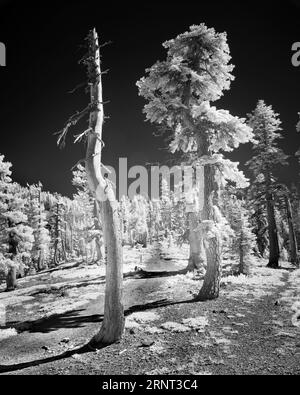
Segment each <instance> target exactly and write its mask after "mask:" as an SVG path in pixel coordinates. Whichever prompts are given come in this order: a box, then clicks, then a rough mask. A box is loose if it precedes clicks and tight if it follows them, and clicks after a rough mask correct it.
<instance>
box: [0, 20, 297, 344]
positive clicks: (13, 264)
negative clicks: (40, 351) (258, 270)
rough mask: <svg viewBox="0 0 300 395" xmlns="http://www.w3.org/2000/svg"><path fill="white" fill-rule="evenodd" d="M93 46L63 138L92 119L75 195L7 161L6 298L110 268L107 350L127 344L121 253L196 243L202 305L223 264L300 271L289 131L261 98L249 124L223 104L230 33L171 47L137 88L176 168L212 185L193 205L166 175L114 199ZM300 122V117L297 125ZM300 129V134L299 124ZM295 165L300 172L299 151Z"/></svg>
mask: <svg viewBox="0 0 300 395" xmlns="http://www.w3.org/2000/svg"><path fill="white" fill-rule="evenodd" d="M87 46H88V54H87V55H86V56H85V57H84V58H83V60H82V63H83V64H84V65H85V66H86V67H87V77H88V86H89V87H90V90H91V102H90V103H89V104H88V106H87V108H86V110H84V111H83V112H82V113H78V114H77V115H75V116H74V117H72V118H70V120H69V121H68V122H67V124H66V127H65V128H64V129H63V131H62V133H61V134H60V137H59V142H60V143H61V142H64V139H65V136H66V133H67V132H68V129H69V128H70V127H71V126H73V125H74V124H76V122H77V121H79V120H80V119H81V118H82V116H88V117H90V119H89V129H88V130H87V131H86V132H84V133H83V134H82V135H81V136H79V138H78V137H77V139H76V140H80V139H86V141H87V156H86V161H85V162H86V166H85V167H84V166H83V165H81V164H78V165H77V167H76V168H75V170H74V171H73V185H74V187H75V188H76V193H75V194H74V196H73V198H72V199H70V198H68V197H64V196H61V195H59V194H58V193H50V192H47V191H44V190H43V186H42V184H41V183H39V184H38V185H26V186H24V185H19V184H18V183H16V182H14V180H13V173H12V169H11V168H12V165H11V163H10V162H9V161H8V160H9V158H5V157H4V156H2V155H1V156H0V278H1V279H2V280H3V281H6V284H7V291H13V290H14V289H15V288H16V287H17V282H18V278H21V277H24V276H29V275H33V274H35V273H38V272H41V271H44V270H48V269H51V268H55V267H57V266H58V265H60V264H62V263H65V262H69V261H72V260H75V259H78V260H81V261H84V262H85V263H86V264H87V265H88V264H90V263H95V262H97V263H98V264H99V265H107V291H106V301H107V304H106V309H112V310H113V311H115V310H117V311H115V314H116V316H115V317H114V318H113V317H112V314H111V311H110V315H109V316H107V317H106V318H105V319H104V323H103V326H102V328H104V329H103V331H102V333H100V334H98V335H97V336H96V337H95V339H94V343H93V344H94V346H97V344H99V343H101V342H105V343H111V342H113V341H115V340H117V339H118V338H120V336H121V335H122V331H123V329H124V328H123V324H122V319H123V317H121V318H120V317H119V318H120V319H119V318H118V316H122V315H123V310H122V309H123V308H122V302H121V298H122V292H121V288H122V282H121V279H120V278H121V277H122V276H123V272H122V245H123V246H124V245H129V246H131V247H133V248H134V247H135V246H136V245H140V246H142V247H144V248H146V247H147V246H149V245H153V244H155V243H157V242H159V241H163V240H166V241H167V242H168V243H169V245H170V246H172V245H173V244H177V245H181V244H183V243H186V244H189V245H190V259H189V263H188V266H187V268H186V272H188V271H193V270H203V271H205V273H206V274H205V278H204V283H203V285H202V287H201V289H199V295H198V296H197V298H196V300H199V301H200V300H201V301H202V300H209V299H215V298H217V297H218V296H219V292H220V281H221V272H222V265H223V260H224V258H227V260H228V258H230V259H231V261H232V262H233V263H232V273H233V274H236V275H249V273H250V271H251V264H252V261H253V257H254V256H256V257H258V258H266V259H268V261H269V264H268V266H269V267H270V268H275V269H276V268H278V267H279V265H280V263H279V262H280V260H282V261H290V262H291V263H292V264H294V265H295V266H299V250H298V246H299V245H300V181H299V178H298V181H295V183H294V184H293V185H284V184H283V183H282V182H280V181H279V180H278V178H277V176H276V174H277V170H278V168H280V166H286V165H288V161H289V157H288V156H287V155H286V154H285V153H284V152H283V150H282V149H281V148H280V140H281V139H283V138H284V136H285V133H287V131H284V130H282V129H281V121H280V115H279V114H277V113H275V111H274V110H273V108H272V106H271V105H270V103H268V104H266V103H265V102H264V101H263V100H260V101H258V104H257V106H256V108H254V109H253V112H252V113H251V114H249V115H247V117H245V118H239V117H237V116H234V115H232V114H230V113H229V111H227V110H223V109H217V108H216V107H215V106H214V102H216V101H217V100H218V99H220V98H221V97H222V96H223V95H224V94H225V93H226V91H228V90H229V89H230V86H231V82H232V81H233V80H234V76H233V74H232V73H233V66H232V64H231V63H230V62H231V57H230V51H229V47H228V44H227V37H226V34H219V33H217V32H215V30H214V29H209V28H207V27H206V26H205V25H204V24H202V25H199V26H192V27H191V28H190V30H189V31H188V32H186V33H184V34H181V35H179V36H178V37H176V38H175V39H174V40H171V41H168V42H166V43H164V48H165V49H166V58H165V60H163V61H159V62H157V63H155V64H154V65H153V66H152V67H151V68H150V69H148V70H147V72H146V73H147V74H146V76H145V77H144V78H142V79H141V80H140V81H139V82H138V83H137V85H138V90H139V94H140V95H141V96H142V97H143V98H144V99H145V100H146V105H145V108H144V113H145V115H146V118H147V120H149V121H150V122H152V123H154V124H156V125H157V127H158V129H159V131H161V132H162V133H166V134H167V135H168V137H169V151H170V154H171V155H173V154H174V158H175V153H176V158H177V159H176V160H178V165H180V164H182V163H184V164H186V165H188V166H192V167H193V168H197V167H198V166H200V167H203V168H204V185H194V189H195V196H196V198H195V201H194V205H192V207H191V204H190V202H187V201H186V195H184V194H182V196H178V194H175V193H174V191H173V190H172V189H170V188H169V184H168V183H167V181H166V180H165V179H164V178H162V179H161V182H160V198H159V199H156V200H151V199H149V198H148V197H147V196H142V195H136V196H135V197H134V198H133V199H132V200H130V199H129V198H127V197H126V196H124V197H123V198H122V199H121V200H120V201H119V202H118V201H117V200H116V197H115V196H114V193H113V188H112V186H111V185H110V184H109V183H108V181H107V180H106V179H105V178H103V176H102V175H101V151H102V149H103V144H102V126H103V120H104V109H103V99H102V81H101V69H100V54H99V51H100V49H99V48H100V46H99V44H98V37H97V34H96V32H95V31H92V32H90V34H89V36H88V40H87ZM296 122H297V114H295V127H296ZM297 129H298V130H299V132H300V122H299V124H298V125H297ZM241 144H251V145H252V148H253V156H252V159H251V160H250V161H248V162H247V163H243V164H242V165H245V166H246V167H247V169H248V173H247V176H248V177H249V178H247V177H246V176H245V175H244V173H243V171H242V170H241V168H239V165H240V164H238V163H234V162H232V161H231V160H230V159H228V158H227V157H226V154H228V153H230V152H232V151H234V150H236V149H238V147H239V146H240V145H241ZM295 156H296V157H297V158H299V172H300V151H298V152H297V153H295ZM201 192H203V195H204V197H203V199H204V202H203V205H202V206H201V204H199V199H201V197H200V196H202V194H201ZM103 195H107V199H106V200H103V199H101V197H103ZM197 197H198V198H197ZM197 200H198V201H197ZM118 279H119V280H118ZM112 305H113V306H114V308H112V307H111V306H112ZM116 305H117V306H119V309H116ZM106 319H107V321H106ZM109 320H113V321H114V333H112V332H111V331H110V333H109V336H108V333H107V331H106V330H105V326H109V325H110V324H111V322H110V321H109Z"/></svg>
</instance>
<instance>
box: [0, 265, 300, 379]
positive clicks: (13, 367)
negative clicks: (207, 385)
mask: <svg viewBox="0 0 300 395" xmlns="http://www.w3.org/2000/svg"><path fill="white" fill-rule="evenodd" d="M264 265H265V262H261V263H259V264H258V266H257V267H255V268H254V271H255V275H253V276H252V277H250V279H245V278H243V277H240V278H235V277H228V278H225V279H224V281H223V285H222V293H221V296H220V298H219V299H218V300H217V301H212V302H206V303H188V301H191V295H190V291H191V292H192V291H196V290H197V288H198V287H199V285H201V284H200V283H199V280H197V281H195V279H192V278H186V277H184V276H178V277H175V278H174V277H172V278H164V279H147V280H129V281H127V282H126V293H127V295H132V294H134V295H135V298H136V299H135V303H132V299H131V298H127V302H126V309H127V320H126V327H127V329H126V333H125V336H124V339H123V340H122V341H121V342H120V343H119V344H116V345H113V346H111V347H108V348H106V349H103V350H100V351H99V352H84V353H81V351H76V349H77V348H78V347H80V346H82V345H83V344H85V343H86V341H87V340H89V339H90V338H91V337H92V335H93V334H94V333H95V331H97V329H98V328H99V326H100V322H101V316H100V315H99V311H102V310H101V309H102V307H101V306H100V299H99V298H98V299H96V300H92V301H91V302H90V303H89V304H88V305H86V306H83V307H81V308H78V309H75V310H74V311H72V312H69V313H64V314H60V315H57V316H56V317H52V318H49V319H46V320H42V321H41V322H37V323H36V325H34V326H32V327H31V328H29V329H28V330H27V331H26V330H25V331H24V332H22V333H20V334H19V335H18V336H14V337H10V338H8V339H5V340H2V341H0V350H1V355H0V371H2V372H3V373H5V372H6V373H9V374H213V375H216V374H299V373H300V329H299V326H298V327H297V326H296V325H297V323H298V322H299V320H297V314H298V313H297V314H296V315H295V312H296V310H297V303H299V304H300V294H299V284H300V282H299V279H300V272H299V271H298V272H291V271H289V270H286V269H287V268H286V269H283V270H275V271H274V270H270V269H266V268H265V267H264ZM178 290H180V293H178V292H177V291H178ZM137 297H138V298H137ZM166 299H167V301H166ZM174 300H177V301H178V300H184V301H185V303H180V302H177V303H174V304H172V303H171V301H174ZM168 301H169V302H168ZM137 302H138V303H137ZM137 304H138V305H141V306H140V307H137V308H136V312H133V313H132V311H129V310H128V309H129V307H131V306H133V305H137ZM142 305H143V307H142ZM295 306H296V310H295ZM293 309H294V311H293ZM299 316H300V314H299ZM292 317H293V319H292ZM191 318H192V319H191ZM67 350H69V351H70V353H69V354H68V355H64V352H65V351H67ZM26 362H28V363H27V364H26ZM24 363H25V365H22V364H24ZM18 364H21V365H18ZM3 365H6V366H10V368H9V369H6V368H5V367H4V366H3ZM7 370H10V372H7Z"/></svg>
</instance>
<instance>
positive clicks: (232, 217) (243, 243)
mask: <svg viewBox="0 0 300 395" xmlns="http://www.w3.org/2000/svg"><path fill="white" fill-rule="evenodd" d="M236 195H237V194H236V193H235V194H234V195H230V196H229V199H226V210H227V215H226V217H227V219H228V221H229V225H230V227H231V229H232V230H233V235H232V237H231V245H230V247H231V251H232V252H234V253H235V254H237V255H238V256H239V265H238V270H237V273H238V274H244V275H249V274H250V267H251V263H252V262H253V253H254V249H255V247H256V237H255V234H254V232H253V228H252V226H251V223H250V214H251V211H250V210H249V207H247V204H246V202H245V200H242V199H239V198H237V196H236Z"/></svg>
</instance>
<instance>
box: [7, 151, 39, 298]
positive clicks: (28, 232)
mask: <svg viewBox="0 0 300 395" xmlns="http://www.w3.org/2000/svg"><path fill="white" fill-rule="evenodd" d="M10 168H11V164H10V163H8V162H5V161H4V156H0V223H1V246H0V248H1V250H0V251H1V257H2V261H3V262H4V264H5V266H6V272H7V278H6V283H7V291H13V290H14V289H15V288H16V286H17V282H16V279H17V271H18V269H20V267H22V265H23V261H24V259H28V258H29V257H30V251H31V248H32V243H33V235H32V228H31V227H30V226H28V223H27V220H28V219H27V216H26V214H25V204H26V200H25V199H24V189H23V188H21V187H20V185H18V184H17V183H13V182H12V179H11V178H10V176H11V170H10Z"/></svg>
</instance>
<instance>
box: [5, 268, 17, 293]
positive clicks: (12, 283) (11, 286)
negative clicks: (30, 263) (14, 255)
mask: <svg viewBox="0 0 300 395" xmlns="http://www.w3.org/2000/svg"><path fill="white" fill-rule="evenodd" d="M16 288H17V268H16V266H12V267H10V268H9V270H8V273H7V276H6V291H8V292H9V291H14V290H15V289H16Z"/></svg>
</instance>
